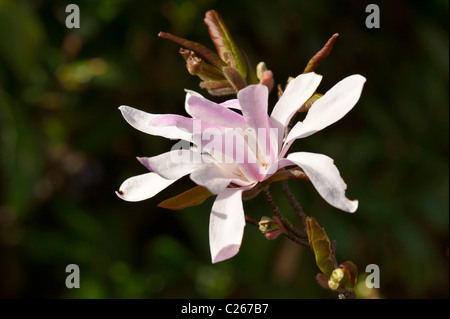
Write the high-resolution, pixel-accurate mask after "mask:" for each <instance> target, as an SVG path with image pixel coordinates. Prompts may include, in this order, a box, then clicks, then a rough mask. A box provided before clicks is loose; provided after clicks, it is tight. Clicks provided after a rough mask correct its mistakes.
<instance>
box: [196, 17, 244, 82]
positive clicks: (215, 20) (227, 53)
mask: <svg viewBox="0 0 450 319" xmlns="http://www.w3.org/2000/svg"><path fill="white" fill-rule="evenodd" d="M204 21H205V24H206V25H207V26H208V30H209V35H210V36H211V39H212V41H213V42H214V45H215V46H216V49H217V53H218V54H219V56H220V58H221V59H222V60H223V61H225V62H226V63H227V64H228V65H230V66H235V67H236V68H237V69H238V71H239V73H240V74H241V76H242V77H243V78H244V79H246V78H247V61H246V59H245V57H244V56H243V55H242V53H241V51H240V50H239V48H238V47H237V46H236V43H235V42H234V41H233V39H232V38H231V35H230V32H229V31H228V28H227V26H226V25H225V23H224V21H223V20H222V18H221V17H220V15H219V13H217V11H215V10H209V11H208V12H206V14H205V20H204ZM233 64H235V65H233Z"/></svg>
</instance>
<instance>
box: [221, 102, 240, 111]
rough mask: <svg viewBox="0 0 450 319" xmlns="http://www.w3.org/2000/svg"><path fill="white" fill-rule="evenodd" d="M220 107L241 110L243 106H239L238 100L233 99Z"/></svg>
mask: <svg viewBox="0 0 450 319" xmlns="http://www.w3.org/2000/svg"><path fill="white" fill-rule="evenodd" d="M219 105H220V106H223V107H226V108H228V109H235V110H240V109H241V105H240V104H239V100H238V99H231V100H228V101H225V102H223V103H220V104H219Z"/></svg>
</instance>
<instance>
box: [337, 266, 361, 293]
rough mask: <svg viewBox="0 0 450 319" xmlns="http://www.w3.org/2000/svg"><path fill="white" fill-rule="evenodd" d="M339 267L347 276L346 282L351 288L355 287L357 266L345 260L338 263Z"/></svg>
mask: <svg viewBox="0 0 450 319" xmlns="http://www.w3.org/2000/svg"><path fill="white" fill-rule="evenodd" d="M339 267H341V268H342V269H343V270H344V272H345V274H346V275H347V276H348V284H350V286H351V287H352V288H355V285H356V279H357V278H358V268H357V267H356V265H355V264H354V263H352V262H351V261H348V260H347V261H345V262H343V263H342V264H340V265H339Z"/></svg>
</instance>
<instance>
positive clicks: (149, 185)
mask: <svg viewBox="0 0 450 319" xmlns="http://www.w3.org/2000/svg"><path fill="white" fill-rule="evenodd" d="M175 181H176V180H175V179H174V180H168V179H165V178H162V177H161V176H159V175H158V174H156V173H146V174H142V175H137V176H133V177H130V178H128V179H127V180H125V181H124V182H123V183H122V185H120V188H119V191H118V192H116V194H117V196H119V197H120V198H122V199H123V200H126V201H129V202H138V201H141V200H144V199H148V198H151V197H153V196H155V195H156V194H158V193H159V192H160V191H162V190H163V189H165V188H166V187H168V186H169V185H170V184H172V183H173V182H175Z"/></svg>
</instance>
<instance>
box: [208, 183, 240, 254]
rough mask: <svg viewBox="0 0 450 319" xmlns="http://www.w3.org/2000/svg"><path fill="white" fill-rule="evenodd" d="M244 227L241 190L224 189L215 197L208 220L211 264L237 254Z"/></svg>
mask: <svg viewBox="0 0 450 319" xmlns="http://www.w3.org/2000/svg"><path fill="white" fill-rule="evenodd" d="M244 226H245V215H244V208H243V206H242V189H238V188H226V189H225V190H223V191H222V192H221V193H220V194H219V195H218V196H217V198H216V201H215V202H214V205H213V207H212V210H211V216H210V219H209V246H210V250H211V259H212V262H213V263H217V262H220V261H223V260H226V259H229V258H231V257H233V256H234V255H236V254H237V253H238V252H239V248H240V246H241V242H242V237H243V235H244Z"/></svg>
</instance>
